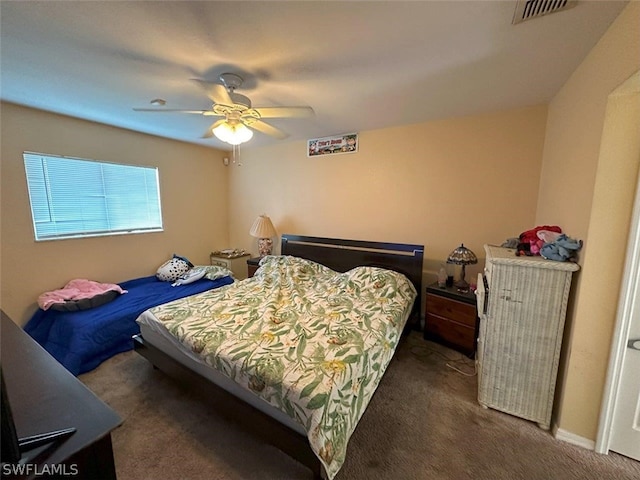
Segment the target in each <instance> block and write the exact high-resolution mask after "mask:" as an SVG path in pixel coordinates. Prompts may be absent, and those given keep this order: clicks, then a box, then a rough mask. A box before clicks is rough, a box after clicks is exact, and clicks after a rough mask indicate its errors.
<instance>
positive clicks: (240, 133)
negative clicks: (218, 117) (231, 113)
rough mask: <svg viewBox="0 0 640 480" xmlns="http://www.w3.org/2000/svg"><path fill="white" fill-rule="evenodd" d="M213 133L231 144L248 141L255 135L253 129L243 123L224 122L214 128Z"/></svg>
mask: <svg viewBox="0 0 640 480" xmlns="http://www.w3.org/2000/svg"><path fill="white" fill-rule="evenodd" d="M212 131H213V134H214V135H215V136H216V137H217V138H218V139H220V140H222V141H223V142H226V143H229V144H231V145H240V144H241V143H244V142H248V141H249V140H251V137H253V131H251V130H250V129H248V128H247V127H245V126H244V125H243V124H242V123H233V124H232V123H229V122H222V123H221V124H220V125H218V126H217V127H216V128H214V129H213V130H212Z"/></svg>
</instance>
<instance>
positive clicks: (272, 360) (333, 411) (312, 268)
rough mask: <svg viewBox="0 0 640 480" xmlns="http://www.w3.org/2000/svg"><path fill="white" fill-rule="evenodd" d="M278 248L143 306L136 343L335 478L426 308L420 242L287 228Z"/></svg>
mask: <svg viewBox="0 0 640 480" xmlns="http://www.w3.org/2000/svg"><path fill="white" fill-rule="evenodd" d="M281 254H282V255H281V256H278V257H266V258H265V259H263V260H262V261H261V267H260V269H259V270H258V271H257V272H256V274H255V275H254V277H253V278H251V279H247V280H244V281H242V282H237V283H236V284H234V285H233V286H230V287H227V288H225V289H220V290H216V291H212V292H205V293H203V294H199V295H194V296H191V297H188V298H185V299H182V300H178V301H175V302H170V303H168V304H164V305H160V306H158V307H155V308H152V309H150V310H147V311H145V312H143V313H142V314H141V315H140V317H139V318H138V323H139V324H140V330H141V333H140V335H138V336H136V337H135V339H134V340H135V342H134V343H135V348H136V351H137V352H138V353H140V354H141V355H143V356H145V357H146V358H147V359H148V360H150V361H151V362H152V363H153V364H154V365H155V366H157V367H158V368H160V369H161V370H163V371H165V372H166V373H168V374H169V375H171V376H174V377H176V378H177V379H178V380H180V381H182V382H183V383H186V384H189V385H191V386H192V387H196V388H197V389H198V390H200V391H206V392H207V395H208V397H207V401H209V402H211V404H212V408H215V409H216V410H218V411H222V413H225V412H224V411H226V413H228V414H229V416H231V417H232V418H233V419H234V420H235V421H238V422H240V423H242V424H244V425H245V426H248V427H249V428H251V429H252V430H253V431H255V432H256V433H257V434H259V435H261V436H262V437H263V438H265V439H266V440H267V441H269V442H270V443H272V444H274V445H275V446H277V447H278V448H280V449H281V450H283V451H285V452H286V453H288V454H289V455H291V456H292V457H294V458H296V459H297V460H299V461H301V462H302V463H303V464H305V465H307V466H309V467H310V468H311V470H312V471H313V473H314V478H322V477H325V478H329V479H332V478H334V476H335V475H336V474H337V472H338V471H339V469H340V467H341V466H342V463H343V462H344V459H345V455H346V447H347V443H348V439H349V437H350V436H351V434H352V433H353V431H354V430H355V427H356V425H357V423H358V421H359V419H360V418H361V416H362V414H363V413H364V411H365V410H366V406H367V405H368V403H369V401H370V400H371V398H372V396H373V394H374V393H375V389H376V387H377V385H378V383H379V382H380V380H381V378H382V376H383V374H384V371H385V370H386V368H387V366H388V365H389V362H390V361H391V359H392V357H393V353H394V352H395V348H396V346H397V344H398V342H399V340H400V338H401V336H402V332H403V331H406V329H408V328H411V325H412V323H413V322H414V321H415V319H416V317H418V316H419V315H418V310H419V305H420V300H419V295H420V292H421V290H422V289H421V283H422V282H421V278H422V259H423V247H422V246H420V245H405V244H389V243H378V242H361V241H353V240H337V239H327V238H320V237H302V236H295V235H283V237H282V248H281ZM336 272H343V273H341V274H338V273H336Z"/></svg>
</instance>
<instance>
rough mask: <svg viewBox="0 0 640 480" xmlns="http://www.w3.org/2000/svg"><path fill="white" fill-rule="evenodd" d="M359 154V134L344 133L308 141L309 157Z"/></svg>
mask: <svg viewBox="0 0 640 480" xmlns="http://www.w3.org/2000/svg"><path fill="white" fill-rule="evenodd" d="M357 152H358V134H357V133H344V134H341V135H333V136H331V137H321V138H312V139H310V140H307V157H319V156H324V155H337V154H342V153H357Z"/></svg>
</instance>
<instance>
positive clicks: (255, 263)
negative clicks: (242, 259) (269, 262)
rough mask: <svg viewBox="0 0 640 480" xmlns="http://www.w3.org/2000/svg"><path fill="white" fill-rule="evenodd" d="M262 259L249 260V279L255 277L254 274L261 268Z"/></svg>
mask: <svg viewBox="0 0 640 480" xmlns="http://www.w3.org/2000/svg"><path fill="white" fill-rule="evenodd" d="M260 260H262V259H261V258H260V257H255V258H250V259H249V260H247V275H248V277H249V278H251V277H253V274H254V273H256V270H258V267H260Z"/></svg>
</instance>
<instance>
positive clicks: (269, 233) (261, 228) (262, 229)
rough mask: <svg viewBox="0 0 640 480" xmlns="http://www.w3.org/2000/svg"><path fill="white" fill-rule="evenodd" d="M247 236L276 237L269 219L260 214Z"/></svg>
mask: <svg viewBox="0 0 640 480" xmlns="http://www.w3.org/2000/svg"><path fill="white" fill-rule="evenodd" d="M249 235H251V236H252V237H256V238H271V237H275V236H276V229H275V228H274V227H273V223H271V219H270V218H269V217H267V216H266V215H264V214H262V215H260V216H259V217H258V218H256V221H255V222H253V225H252V226H251V230H249Z"/></svg>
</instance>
